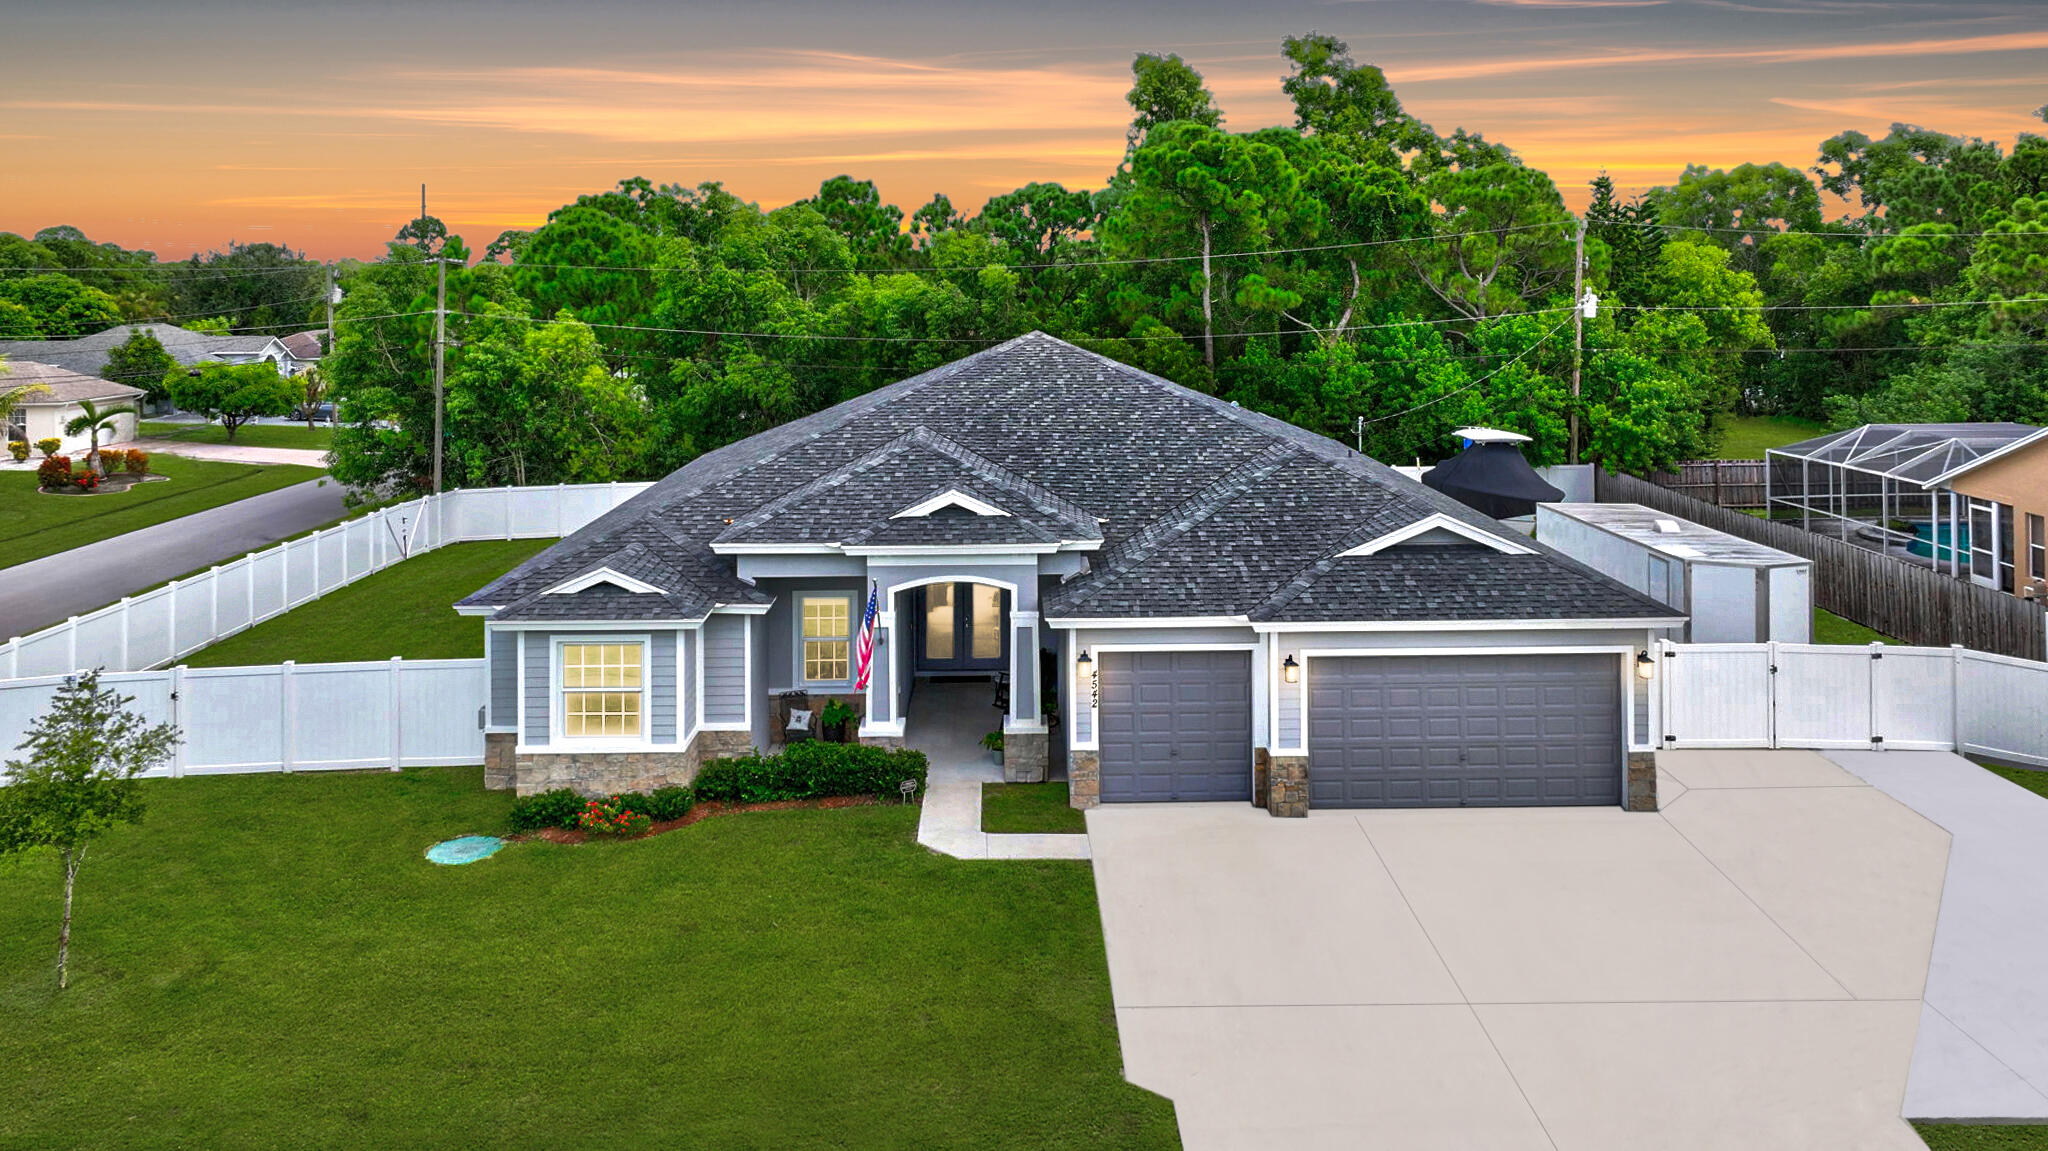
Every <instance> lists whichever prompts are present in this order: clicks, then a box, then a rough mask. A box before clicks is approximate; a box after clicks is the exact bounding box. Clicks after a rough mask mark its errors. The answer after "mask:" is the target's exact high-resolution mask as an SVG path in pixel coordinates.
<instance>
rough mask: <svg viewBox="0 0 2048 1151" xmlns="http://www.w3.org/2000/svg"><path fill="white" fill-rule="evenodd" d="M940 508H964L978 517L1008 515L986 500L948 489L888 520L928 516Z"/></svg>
mask: <svg viewBox="0 0 2048 1151" xmlns="http://www.w3.org/2000/svg"><path fill="white" fill-rule="evenodd" d="M940 508H966V509H967V510H968V511H970V512H973V513H974V514H975V515H978V516H1007V515H1009V514H1010V513H1009V512H1006V511H1004V510H1003V509H1001V508H999V507H997V506H995V505H994V504H992V503H989V502H988V501H987V500H978V499H975V498H974V497H973V496H970V495H968V494H967V493H966V492H963V491H961V490H960V489H959V488H948V489H946V490H945V491H943V492H940V493H939V494H938V495H935V496H933V497H932V498H930V499H928V500H925V501H923V502H921V503H915V504H912V505H910V506H909V507H907V508H904V509H903V510H902V511H900V512H897V513H896V514H895V515H893V516H890V517H889V518H890V519H892V520H900V519H905V518H910V517H918V516H928V515H930V514H932V513H933V512H935V511H938V510H939V509H940Z"/></svg>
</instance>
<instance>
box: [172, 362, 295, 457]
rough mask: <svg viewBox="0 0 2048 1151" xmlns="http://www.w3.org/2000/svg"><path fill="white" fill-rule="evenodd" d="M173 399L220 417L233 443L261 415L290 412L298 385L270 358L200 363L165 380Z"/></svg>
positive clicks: (180, 405) (196, 410) (211, 417)
mask: <svg viewBox="0 0 2048 1151" xmlns="http://www.w3.org/2000/svg"><path fill="white" fill-rule="evenodd" d="M165 383H166V385H167V387H168V389H169V391H170V393H171V402H172V403H175V404H177V405H178V406H179V407H180V408H183V409H185V410H186V411H188V412H198V413H199V414H200V415H202V416H205V417H206V418H207V419H209V420H219V421H220V425H221V427H223V428H225V429H227V433H228V440H229V441H230V442H232V441H233V440H234V438H235V432H236V431H237V430H239V429H240V428H241V426H242V425H243V424H246V423H248V422H249V421H250V420H253V419H255V418H256V417H258V416H285V415H290V414H291V411H292V407H293V405H294V404H295V403H296V402H297V400H298V397H299V389H298V387H297V386H296V385H295V384H293V383H292V381H290V380H288V379H286V378H285V377H283V376H281V375H278V374H277V365H276V364H273V363H271V362H270V361H268V360H259V361H257V362H256V363H253V364H223V363H219V362H208V363H203V364H200V365H199V366H198V367H197V368H196V369H194V370H193V371H192V372H191V373H189V374H188V373H186V372H184V371H173V372H172V373H171V374H170V376H169V377H168V378H167V379H166V381H165Z"/></svg>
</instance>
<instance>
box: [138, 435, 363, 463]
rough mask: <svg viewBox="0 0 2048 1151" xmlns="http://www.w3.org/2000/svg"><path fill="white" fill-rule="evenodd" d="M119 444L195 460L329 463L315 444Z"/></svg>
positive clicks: (166, 441) (157, 441) (150, 439)
mask: <svg viewBox="0 0 2048 1151" xmlns="http://www.w3.org/2000/svg"><path fill="white" fill-rule="evenodd" d="M112 446H114V447H118V448H141V449H142V450H143V451H145V452H149V453H152V454H162V455H167V456H185V457H188V458H190V459H195V460H219V461H221V462H222V463H230V464H300V465H302V466H304V467H309V468H324V467H326V466H327V453H326V452H324V451H319V450H316V449H312V448H257V447H250V446H249V445H247V444H198V443H193V442H191V441H190V440H171V439H157V438H154V437H145V438H143V439H139V440H134V441H132V442H130V443H125V444H115V445H112Z"/></svg>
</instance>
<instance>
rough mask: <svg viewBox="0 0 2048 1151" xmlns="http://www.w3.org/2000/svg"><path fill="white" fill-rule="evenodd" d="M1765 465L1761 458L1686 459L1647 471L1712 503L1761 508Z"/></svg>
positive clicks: (1663, 483)
mask: <svg viewBox="0 0 2048 1151" xmlns="http://www.w3.org/2000/svg"><path fill="white" fill-rule="evenodd" d="M1765 467H1766V465H1765V463H1764V461H1762V460H1687V461H1686V462H1684V463H1682V464H1680V465H1678V470H1677V471H1675V472H1652V473H1650V480H1651V482H1653V483H1655V484H1657V485H1658V486H1659V487H1665V488H1670V489H1671V490H1672V491H1674V492H1678V493H1680V494H1681V495H1688V496H1691V497H1692V498H1694V499H1696V500H1700V501H1703V502H1705V503H1710V504H1713V505H1714V506H1715V507H1720V508H1760V507H1762V506H1764V502H1765V501H1764V495H1765V493H1764V469H1765ZM1637 502H1640V501H1637Z"/></svg>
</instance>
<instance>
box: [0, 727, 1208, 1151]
mask: <svg viewBox="0 0 2048 1151" xmlns="http://www.w3.org/2000/svg"><path fill="white" fill-rule="evenodd" d="M145 787H146V789H147V792H146V794H147V799H148V803H149V811H148V813H147V815H146V817H145V819H144V821H143V822H142V823H141V824H140V825H137V826H133V827H122V828H118V829H116V830H115V831H113V832H111V833H110V834H109V835H107V836H106V837H105V839H104V840H102V841H101V842H100V843H98V844H96V845H95V846H94V847H93V849H92V853H91V855H90V856H89V857H88V859H87V861H86V864H85V869H84V872H83V873H82V875H81V877H80V881H79V882H80V887H79V901H78V920H77V924H76V928H75V933H74V935H73V940H72V946H73V951H72V961H73V976H72V980H73V981H72V985H71V988H70V990H68V991H65V992H63V993H61V994H60V993H58V992H57V991H56V990H55V987H54V984H55V980H54V978H53V976H52V972H51V963H52V960H53V954H52V953H53V951H54V947H55V935H56V924H57V917H58V909H59V901H60V884H59V880H58V870H57V864H56V862H55V860H54V859H52V858H50V857H48V856H30V857H22V858H17V859H14V860H8V859H0V940H5V941H7V945H6V946H5V947H4V948H0V1067H4V1068H6V1069H7V1070H6V1082H7V1089H6V1095H7V1105H6V1106H5V1107H0V1146H6V1147H23V1148H27V1147H93V1148H108V1149H121V1148H171V1147H207V1148H220V1149H240V1148H273V1147H293V1148H330V1147H332V1148H354V1147H361V1146H365V1145H375V1146H382V1147H417V1148H442V1147H448V1148H471V1147H520V1148H526V1147H532V1148H540V1147H717V1148H764V1149H765V1148H809V1147H820V1148H824V1147H830V1148H844V1147H860V1148H866V1147H974V1148H1084V1147H1085V1148H1094V1147H1116V1148H1170V1147H1174V1146H1176V1145H1177V1136H1176V1134H1175V1124H1174V1114H1173V1107H1172V1104H1171V1103H1169V1102H1168V1101H1166V1100H1164V1099H1161V1098H1159V1097H1158V1096H1155V1095H1151V1094H1149V1093H1147V1092H1145V1091H1143V1090H1140V1089H1139V1088H1136V1087H1133V1086H1131V1085H1130V1084H1128V1083H1126V1082H1124V1080H1123V1078H1122V1074H1121V1057H1120V1053H1119V1049H1118V1046H1117V1034H1116V1023H1115V1015H1114V1012H1113V1010H1112V1006H1111V1002H1110V989H1109V975H1108V970H1107V966H1106V963H1105V960H1104V955H1103V944H1102V931H1101V926H1100V919H1099V916H1098V913H1097V910H1096V903H1095V890H1094V879H1093V875H1092V873H1091V872H1090V870H1089V868H1088V865H1087V864H1085V863H1070V862H1005V863H1002V864H993V865H992V864H987V863H965V862H961V861H958V860H953V859H949V858H946V857H944V856H940V855H936V854H934V853H932V852H930V851H927V850H925V849H924V848H922V847H920V846H918V845H917V843H916V842H915V828H916V822H917V808H916V807H915V806H911V807H902V806H898V805H895V804H885V805H878V806H874V807H861V808H847V809H841V810H836V811H817V810H809V811H801V810H800V811H784V812H764V813H753V814H748V815H739V816H727V817H723V818H718V819H711V820H706V821H705V822H703V823H701V824H698V825H696V826H693V827H690V828H687V829H684V830H682V831H677V832H671V833H669V834H666V835H661V836H656V837H654V838H652V839H648V840H644V841H641V842H637V843H611V844H589V845H584V846H578V847H562V846H556V845H553V844H547V843H539V842H536V843H527V844H515V845H512V846H510V847H508V848H506V849H505V850H504V851H502V852H500V853H499V854H498V855H497V856H495V857H493V858H491V859H489V860H486V861H483V862H481V863H476V864H471V865H469V866H465V867H448V868H442V867H435V866H433V865H431V864H429V863H427V862H425V861H424V860H423V859H422V858H421V852H422V851H423V850H424V849H425V848H426V847H427V846H428V845H429V844H432V843H434V842H435V841H437V840H441V839H445V838H448V837H451V836H455V835H461V834H465V833H474V832H491V831H496V830H499V829H500V828H502V826H503V824H504V820H505V813H506V810H507V808H508V807H509V806H510V804H511V796H510V795H508V794H505V793H490V792H485V791H484V790H483V789H482V786H481V772H480V769H478V768H473V767H472V768H433V769H416V770H409V771H406V772H403V773H383V772H378V773H363V774H321V773H306V774H297V775H245V776H224V777H211V778H208V777H197V778H190V779H183V780H164V781H153V782H150V783H148V784H146V785H145Z"/></svg>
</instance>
